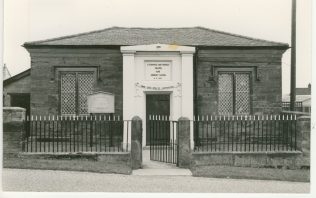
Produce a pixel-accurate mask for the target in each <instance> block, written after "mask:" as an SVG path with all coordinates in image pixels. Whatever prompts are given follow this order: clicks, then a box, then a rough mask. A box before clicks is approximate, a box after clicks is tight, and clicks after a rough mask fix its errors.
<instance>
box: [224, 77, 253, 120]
mask: <svg viewBox="0 0 316 198" xmlns="http://www.w3.org/2000/svg"><path fill="white" fill-rule="evenodd" d="M218 113H219V114H220V115H232V114H239V115H243V114H250V76H249V73H221V74H219V76H218Z"/></svg>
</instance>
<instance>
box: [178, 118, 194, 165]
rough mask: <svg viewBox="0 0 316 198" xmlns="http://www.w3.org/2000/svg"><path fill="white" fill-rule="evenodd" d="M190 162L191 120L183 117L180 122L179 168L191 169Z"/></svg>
mask: <svg viewBox="0 0 316 198" xmlns="http://www.w3.org/2000/svg"><path fill="white" fill-rule="evenodd" d="M190 162H191V150H190V120H189V119H188V118H185V117H181V118H179V120H178V166H179V167H180V168H189V167H190Z"/></svg>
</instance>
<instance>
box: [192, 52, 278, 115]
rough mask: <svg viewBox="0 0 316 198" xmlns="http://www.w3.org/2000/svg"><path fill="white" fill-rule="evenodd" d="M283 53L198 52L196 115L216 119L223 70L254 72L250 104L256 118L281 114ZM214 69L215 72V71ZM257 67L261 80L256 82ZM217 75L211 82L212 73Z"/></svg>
mask: <svg viewBox="0 0 316 198" xmlns="http://www.w3.org/2000/svg"><path fill="white" fill-rule="evenodd" d="M283 52H284V50H278V49H218V48H217V49H206V48H200V49H199V50H198V52H197V61H196V67H197V74H196V80H197V85H196V89H197V100H196V112H195V114H199V115H203V114H209V115H216V114H217V105H218V84H217V78H216V72H217V71H218V70H219V69H220V68H226V69H227V68H229V69H231V70H232V71H233V70H235V71H236V69H237V68H248V69H250V70H252V76H251V84H250V87H251V90H252V93H251V94H250V100H251V102H252V104H251V106H252V113H253V114H272V113H280V111H281V106H282V103H281V102H282V73H281V72H282V70H281V59H282V54H283ZM213 67H214V70H213V69H212V68H213ZM254 67H257V68H258V69H257V72H258V77H259V79H256V78H257V77H256V72H255V71H256V69H254ZM213 71H214V72H215V73H214V74H215V75H214V78H212V72H213Z"/></svg>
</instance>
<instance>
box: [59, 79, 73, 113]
mask: <svg viewBox="0 0 316 198" xmlns="http://www.w3.org/2000/svg"><path fill="white" fill-rule="evenodd" d="M60 95H61V114H63V115H68V114H75V112H76V73H62V74H61V92H60Z"/></svg>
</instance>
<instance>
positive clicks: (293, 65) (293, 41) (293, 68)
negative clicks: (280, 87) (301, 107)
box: [290, 0, 296, 111]
mask: <svg viewBox="0 0 316 198" xmlns="http://www.w3.org/2000/svg"><path fill="white" fill-rule="evenodd" d="M291 45H292V47H291V96H290V97H291V100H290V110H291V111H294V110H295V100H296V0H292V34H291Z"/></svg>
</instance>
